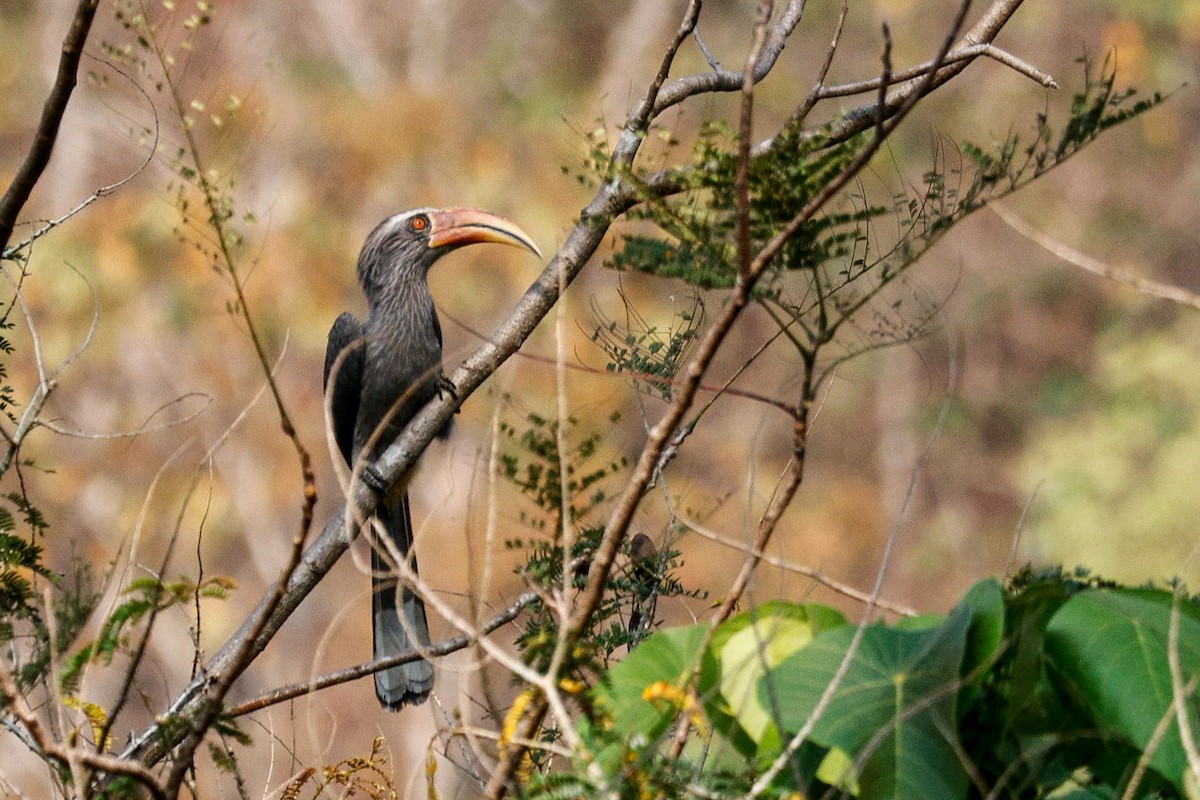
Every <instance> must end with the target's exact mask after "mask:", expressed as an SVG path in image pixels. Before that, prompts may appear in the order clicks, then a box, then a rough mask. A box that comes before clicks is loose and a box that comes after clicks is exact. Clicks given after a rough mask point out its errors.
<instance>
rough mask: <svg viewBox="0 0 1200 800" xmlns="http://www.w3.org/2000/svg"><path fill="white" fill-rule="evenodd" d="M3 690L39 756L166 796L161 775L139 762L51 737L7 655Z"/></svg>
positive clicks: (0, 664) (0, 682)
mask: <svg viewBox="0 0 1200 800" xmlns="http://www.w3.org/2000/svg"><path fill="white" fill-rule="evenodd" d="M0 691H2V692H3V693H4V698H5V700H7V704H6V705H7V711H8V712H9V713H10V714H12V715H13V716H14V717H16V719H17V720H18V721H19V722H20V723H21V725H22V726H23V728H24V732H25V733H26V734H28V736H29V740H31V742H32V744H34V745H35V746H36V748H37V751H38V755H39V756H41V757H43V758H47V759H50V760H53V761H56V762H58V763H59V764H62V765H63V766H68V767H71V768H72V769H75V768H76V767H78V766H84V767H87V768H89V769H92V770H96V771H97V772H103V773H107V774H109V775H122V776H125V777H128V778H132V779H133V780H135V781H137V782H138V783H140V784H141V785H142V786H144V787H146V790H147V791H149V792H150V794H151V795H152V796H153V797H155V798H158V799H159V800H166V798H167V792H166V790H165V789H163V786H162V784H160V783H159V782H158V778H157V777H156V776H155V775H154V773H152V772H150V771H149V770H148V769H146V768H145V767H144V766H142V765H141V764H139V763H138V762H136V761H131V760H129V759H125V758H116V757H113V756H108V755H104V754H103V753H95V752H92V751H90V750H85V749H83V748H80V747H64V746H63V745H60V744H59V743H57V742H55V741H54V740H53V739H51V738H50V736H49V735H48V734H47V733H46V731H45V730H44V729H43V728H42V724H41V722H40V721H39V720H38V718H37V716H36V715H35V714H34V713H33V711H32V710H30V709H28V708H26V706H25V698H24V697H23V696H22V695H21V690H20V689H19V688H18V686H17V684H16V681H15V680H13V676H12V672H10V671H9V668H8V664H7V662H6V661H4V660H3V659H0ZM22 739H24V737H22Z"/></svg>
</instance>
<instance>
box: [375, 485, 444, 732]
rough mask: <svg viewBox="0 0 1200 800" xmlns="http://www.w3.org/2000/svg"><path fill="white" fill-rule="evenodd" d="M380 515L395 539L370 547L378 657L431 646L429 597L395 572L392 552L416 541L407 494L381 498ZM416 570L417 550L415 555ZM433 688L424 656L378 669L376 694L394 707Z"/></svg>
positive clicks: (420, 698)
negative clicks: (397, 498) (425, 598)
mask: <svg viewBox="0 0 1200 800" xmlns="http://www.w3.org/2000/svg"><path fill="white" fill-rule="evenodd" d="M376 513H377V516H378V518H379V522H380V526H379V527H380V528H382V530H383V532H384V535H386V536H388V537H390V539H391V544H390V545H388V544H384V543H378V544H376V545H375V546H373V547H372V548H371V589H372V592H371V597H372V608H373V611H374V613H373V614H372V621H373V627H374V631H375V636H374V638H375V658H382V657H384V656H390V655H395V654H397V653H402V652H405V651H407V650H411V649H413V647H414V646H417V647H428V646H429V624H428V622H427V621H426V619H425V603H424V602H423V601H422V600H421V598H420V597H417V596H416V595H415V594H413V592H412V590H411V589H409V588H408V587H407V586H405V585H404V583H403V581H399V580H397V578H396V575H397V570H396V569H395V566H394V558H393V557H392V555H391V554H392V553H399V554H407V553H408V552H409V549H410V548H411V547H412V516H411V515H410V513H409V510H408V494H407V493H405V494H404V496H403V498H402V499H401V500H400V501H399V502H398V503H387V502H386V501H385V502H384V503H381V504H380V506H379V508H378V509H377V512H376ZM410 559H411V560H410V563H411V564H412V568H413V571H414V572H415V571H416V569H417V562H416V558H415V556H410ZM432 688H433V665H432V664H430V663H429V662H428V661H426V660H425V659H423V658H421V659H417V660H416V661H410V662H409V663H407V664H401V665H400V666H397V667H392V668H390V669H385V670H382V671H380V672H376V673H375V695H376V697H378V698H379V704H380V705H382V706H383V707H384V708H386V709H388V710H389V711H398V710H399V709H401V708H403V707H404V706H406V705H410V704H411V705H416V704H417V703H423V702H424V701H425V700H426V698H428V697H429V692H430V690H431V689H432Z"/></svg>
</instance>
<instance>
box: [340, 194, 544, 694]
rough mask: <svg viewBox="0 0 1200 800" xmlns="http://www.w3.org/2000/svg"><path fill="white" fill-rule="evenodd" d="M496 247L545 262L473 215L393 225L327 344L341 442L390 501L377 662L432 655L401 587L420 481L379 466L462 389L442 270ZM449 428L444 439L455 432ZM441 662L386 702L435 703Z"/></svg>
mask: <svg viewBox="0 0 1200 800" xmlns="http://www.w3.org/2000/svg"><path fill="white" fill-rule="evenodd" d="M487 242H492V243H496V244H505V245H513V246H515V247H520V248H523V249H526V250H529V251H531V252H532V253H533V254H534V255H536V256H538V257H539V258H540V257H541V252H540V251H539V250H538V248H537V245H535V244H534V243H533V240H532V239H531V238H530V236H529V234H527V233H525V232H524V231H523V230H521V229H520V228H519V227H517V225H515V224H514V223H512V222H510V221H509V220H507V219H504V218H503V217H500V216H497V215H495V214H492V213H489V212H487V211H480V210H478V209H473V208H444V209H437V208H418V209H414V210H411V211H404V212H401V213H398V214H394V215H392V216H390V217H388V218H387V219H385V220H383V221H382V222H381V223H379V225H377V226H376V227H375V229H374V230H373V231H371V233H370V235H368V236H367V239H366V242H365V243H364V244H363V248H362V252H361V253H360V254H359V256H358V266H357V272H358V282H359V285H360V286H361V287H362V291H363V294H364V295H365V296H366V300H367V316H366V319H365V320H362V321H360V320H359V319H358V318H357V317H356V316H355V315H354V314H353V313H351V312H344V313H343V314H341V315H340V316H339V317H338V318H337V320H336V321H334V323H333V327H332V328H331V329H330V331H329V338H328V341H327V343H326V348H325V375H324V381H323V385H324V391H325V397H326V403H327V404H328V406H329V415H330V419H331V427H332V433H333V438H334V441H335V442H336V444H337V447H338V450H339V451H340V452H341V455H342V457H343V458H344V459H345V460H346V463H347V464H348V465H349V466H350V467H351V469H352V470H354V468H355V467H356V465H360V464H361V469H359V470H358V472H359V474H361V475H362V479H363V481H364V482H365V483H366V484H367V485H368V486H370V487H371V488H372V489H373V490H374V491H375V492H376V494H377V495H378V496H379V503H378V505H377V506H376V509H375V512H374V520H375V522H376V524H375V525H373V526H368V527H371V528H373V529H374V530H375V531H376V532H377V537H379V539H377V540H375V541H373V542H372V547H371V582H372V586H371V589H372V591H371V596H372V630H373V639H374V657H375V658H376V659H378V658H381V657H384V656H389V655H394V654H396V653H400V652H404V651H406V650H410V649H411V648H412V647H413V646H416V647H417V648H418V649H423V648H427V647H429V644H430V640H429V625H428V622H427V621H426V618H425V604H424V602H423V601H422V600H421V598H420V597H418V596H417V595H416V594H415V593H414V592H413V591H412V590H411V588H410V587H408V586H406V585H404V583H403V582H402V581H397V580H396V577H395V575H396V569H395V563H396V561H395V559H396V557H397V556H398V557H401V558H406V559H408V560H409V563H410V564H411V566H412V569H413V571H414V572H415V571H416V568H417V562H416V558H415V555H414V554H413V553H411V552H410V549H411V548H412V544H413V527H412V515H411V512H410V510H409V503H408V488H407V485H408V481H409V479H410V478H411V471H410V473H409V475H406V476H405V477H404V478H402V479H401V480H400V481H399V483H398V484H397V485H395V486H390V487H389V486H387V485H386V483H385V482H384V481H383V480H382V478H381V477H380V475H379V473H378V472H376V471H375V470H374V468H373V466H372V465H373V463H374V462H375V461H376V459H378V458H379V456H380V455H382V453H383V452H384V450H386V449H387V448H388V446H389V445H390V444H391V443H392V442H393V441H394V440H395V439H396V437H397V436H398V435H399V434H400V432H401V431H402V430H403V429H404V426H405V425H407V424H408V422H409V421H410V420H411V419H412V418H413V416H414V415H415V414H416V413H417V412H418V411H419V410H420V409H421V408H422V407H423V406H424V405H425V404H426V403H427V402H429V401H430V400H431V399H432V398H434V397H435V396H440V395H443V394H444V393H445V392H446V391H449V392H450V393H451V394H454V393H455V388H454V386H453V385H452V384H451V383H450V382H449V380H448V379H447V378H445V377H444V375H443V372H442V329H441V325H440V323H439V322H438V314H437V309H436V308H435V307H434V303H433V296H432V295H431V294H430V291H429V283H428V274H429V270H430V268H431V267H433V265H434V264H435V263H436V262H437V261H438V260H439V259H441V258H442V257H443V256H445V255H446V254H447V253H450V252H452V251H454V250H457V249H459V248H461V247H465V246H467V245H472V244H482V243H487ZM449 428H450V425H447V427H446V429H444V430H443V431H442V432H441V434H440V435H442V436H443V437H444V436H447V435H449V432H450V430H449ZM432 689H433V665H432V664H430V663H429V662H428V661H427V660H425V659H423V658H422V659H418V660H416V661H412V662H409V663H407V664H401V665H400V666H397V667H391V668H389V669H385V670H381V671H378V672H376V673H375V694H376V696H377V697H378V698H379V703H380V705H382V706H383V707H384V708H386V709H388V710H391V711H398V710H400V709H401V708H403V707H405V706H407V705H416V704H419V703H422V702H424V701H425V700H426V699H427V698H428V697H429V693H430V691H432Z"/></svg>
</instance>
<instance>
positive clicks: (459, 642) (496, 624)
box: [222, 592, 538, 718]
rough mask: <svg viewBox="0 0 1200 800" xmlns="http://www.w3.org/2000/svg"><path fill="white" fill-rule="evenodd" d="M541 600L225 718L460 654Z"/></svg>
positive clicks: (529, 595)
mask: <svg viewBox="0 0 1200 800" xmlns="http://www.w3.org/2000/svg"><path fill="white" fill-rule="evenodd" d="M537 600H538V596H537V595H536V594H534V593H533V592H526V593H525V594H523V595H521V596H520V597H518V598H517V599H516V600H515V601H513V603H512V604H511V605H509V606H508V607H507V608H505V609H504V610H503V611H501V612H500V613H499V614H497V615H496V616H494V617H492V618H491V619H490V620H488V621H487V622H486V623H484V624H483V625H481V626H480V627H479V630H478V633H475V634H462V635H460V636H455V637H453V638H451V639H446V640H445V641H442V642H438V643H437V644H434V645H430V646H429V647H427V648H423V649H420V650H417V649H411V650H406V651H404V652H402V653H394V654H392V655H389V656H385V657H383V658H377V659H375V660H373V661H368V662H367V663H365V664H358V665H357V666H353V667H347V668H346V669H340V670H337V671H336V672H330V673H328V674H326V675H320V676H318V677H316V678H313V679H311V680H307V681H302V682H300V683H293V684H290V685H288V686H283V687H281V688H279V689H275V690H273V691H270V692H267V693H266V694H264V695H261V696H260V697H256V698H255V699H253V700H247V701H245V702H243V703H239V704H237V705H235V706H232V707H230V708H228V709H226V710H225V711H224V712H223V713H222V716H224V717H230V718H232V717H241V716H245V715H246V714H250V713H253V712H255V711H261V710H262V709H264V708H268V707H270V706H273V705H278V704H279V703H282V702H285V701H287V700H291V699H293V698H296V697H301V696H303V695H306V694H312V693H313V692H317V691H320V690H321V689H327V688H329V687H330V686H337V685H338V684H341V683H346V682H348V681H353V680H358V679H359V678H363V677H366V676H367V675H373V674H375V673H376V672H379V671H380V670H385V669H390V668H392V667H397V666H399V665H401V664H408V663H410V662H412V661H416V660H417V659H420V658H424V657H430V656H433V657H440V656H446V655H449V654H451V653H456V652H458V651H459V650H464V649H466V648H467V647H470V646H472V645H474V644H475V642H476V640H477V639H478V638H479V637H480V636H487V635H488V634H491V633H494V632H495V631H496V630H498V629H499V628H500V627H501V626H502V625H505V624H507V623H509V622H512V621H513V620H514V619H516V618H517V617H518V616H519V615H520V614H521V612H522V611H523V610H524V609H526V608H528V607H529V606H530V605H532V604H533V603H535V602H537Z"/></svg>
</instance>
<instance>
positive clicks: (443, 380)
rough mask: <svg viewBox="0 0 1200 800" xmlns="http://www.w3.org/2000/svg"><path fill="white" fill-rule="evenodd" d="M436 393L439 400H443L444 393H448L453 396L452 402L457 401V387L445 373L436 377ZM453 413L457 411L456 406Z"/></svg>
mask: <svg viewBox="0 0 1200 800" xmlns="http://www.w3.org/2000/svg"><path fill="white" fill-rule="evenodd" d="M437 393H438V399H439V400H443V399H445V397H446V395H450V396H451V397H453V398H454V402H455V403H458V387H457V386H455V385H454V381H452V380H450V379H449V378H447V377H446V376H445V375H443V376H442V377H440V378H438V384H437ZM454 413H455V414H457V413H458V409H457V408H455V409H454Z"/></svg>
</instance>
